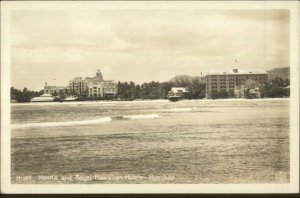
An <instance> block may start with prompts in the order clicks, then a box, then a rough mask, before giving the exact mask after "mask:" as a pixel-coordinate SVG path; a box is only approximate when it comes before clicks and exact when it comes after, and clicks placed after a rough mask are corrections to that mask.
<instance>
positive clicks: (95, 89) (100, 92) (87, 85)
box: [44, 70, 118, 98]
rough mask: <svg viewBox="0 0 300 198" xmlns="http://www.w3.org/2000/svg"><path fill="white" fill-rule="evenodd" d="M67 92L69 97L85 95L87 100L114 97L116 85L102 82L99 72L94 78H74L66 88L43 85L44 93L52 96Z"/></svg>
mask: <svg viewBox="0 0 300 198" xmlns="http://www.w3.org/2000/svg"><path fill="white" fill-rule="evenodd" d="M60 91H63V92H65V93H66V92H68V93H69V94H70V95H80V94H86V95H87V96H88V97H89V98H103V97H115V96H116V95H117V92H118V89H117V84H116V83H114V82H113V81H111V80H104V79H103V76H102V74H101V72H100V70H98V71H97V73H96V75H95V76H94V77H85V78H82V77H75V78H74V79H72V80H70V81H69V85H68V86H49V85H47V84H45V86H44V93H45V94H51V95H53V94H54V93H55V92H56V93H58V92H60Z"/></svg>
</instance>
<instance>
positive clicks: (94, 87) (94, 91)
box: [89, 81, 118, 98]
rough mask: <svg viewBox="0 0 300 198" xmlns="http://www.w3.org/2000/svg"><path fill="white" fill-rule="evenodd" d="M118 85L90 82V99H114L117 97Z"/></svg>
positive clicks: (109, 82)
mask: <svg viewBox="0 0 300 198" xmlns="http://www.w3.org/2000/svg"><path fill="white" fill-rule="evenodd" d="M117 91H118V88H117V84H116V83H114V82H113V81H103V82H96V83H94V82H90V84H89V97H90V98H95V97H96V98H99V97H100V98H103V97H104V98H107V97H110V98H114V97H115V96H116V95H117Z"/></svg>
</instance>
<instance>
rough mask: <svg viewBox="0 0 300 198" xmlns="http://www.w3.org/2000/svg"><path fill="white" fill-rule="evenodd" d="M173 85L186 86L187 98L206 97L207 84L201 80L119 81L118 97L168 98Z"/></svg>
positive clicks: (131, 98) (128, 98) (127, 98)
mask: <svg viewBox="0 0 300 198" xmlns="http://www.w3.org/2000/svg"><path fill="white" fill-rule="evenodd" d="M172 87H186V88H187V89H188V91H189V92H188V93H187V94H186V95H185V98H187V99H201V98H204V97H205V85H204V84H200V83H199V82H197V81H196V82H182V83H178V82H177V83H171V82H162V83H160V82H156V81H151V82H148V83H143V84H141V85H138V84H135V83H134V82H129V83H128V82H118V97H119V98H120V99H124V100H134V99H166V98H167V96H168V92H169V91H170V90H171V88H172Z"/></svg>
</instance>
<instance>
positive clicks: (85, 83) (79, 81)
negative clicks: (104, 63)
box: [69, 70, 104, 94]
mask: <svg viewBox="0 0 300 198" xmlns="http://www.w3.org/2000/svg"><path fill="white" fill-rule="evenodd" d="M103 81H104V80H103V76H102V74H101V72H100V70H98V71H97V73H96V76H94V77H93V78H91V77H86V78H84V79H83V78H82V77H75V78H74V79H72V80H70V81H69V89H70V91H71V93H74V94H82V93H88V87H89V84H90V83H91V82H92V83H99V82H103Z"/></svg>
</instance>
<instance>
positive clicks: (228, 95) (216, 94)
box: [211, 90, 234, 99]
mask: <svg viewBox="0 0 300 198" xmlns="http://www.w3.org/2000/svg"><path fill="white" fill-rule="evenodd" d="M233 97H234V92H233V91H229V92H227V91H225V90H223V91H219V92H217V91H214V92H212V93H211V98H212V99H218V98H233Z"/></svg>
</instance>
